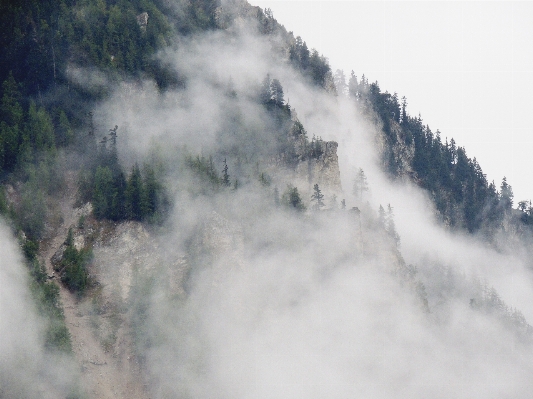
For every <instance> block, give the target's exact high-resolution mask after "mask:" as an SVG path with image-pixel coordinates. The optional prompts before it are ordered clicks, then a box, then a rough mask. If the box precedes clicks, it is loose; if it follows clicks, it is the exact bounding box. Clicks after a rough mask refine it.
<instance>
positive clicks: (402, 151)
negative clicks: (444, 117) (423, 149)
mask: <svg viewBox="0 0 533 399" xmlns="http://www.w3.org/2000/svg"><path fill="white" fill-rule="evenodd" d="M390 130H391V137H387V135H386V134H385V133H384V132H383V129H381V127H380V128H379V134H378V135H377V137H376V140H377V144H378V149H379V152H380V154H381V159H382V160H383V162H384V163H385V160H387V159H388V158H389V157H390V156H391V155H392V157H393V159H394V163H395V164H396V166H397V173H398V177H399V178H400V179H408V180H412V179H415V180H416V174H415V172H414V171H413V169H412V167H411V165H412V163H413V157H414V155H415V145H414V142H413V141H412V139H411V142H410V143H408V142H407V138H406V137H405V135H404V132H403V131H402V129H401V128H400V126H399V125H398V123H397V122H395V121H390ZM391 152H392V154H391Z"/></svg>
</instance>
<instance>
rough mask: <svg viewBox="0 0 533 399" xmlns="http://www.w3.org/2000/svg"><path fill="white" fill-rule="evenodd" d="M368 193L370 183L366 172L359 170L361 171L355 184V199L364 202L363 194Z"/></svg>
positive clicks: (356, 177)
mask: <svg viewBox="0 0 533 399" xmlns="http://www.w3.org/2000/svg"><path fill="white" fill-rule="evenodd" d="M366 191H368V182H367V179H366V176H365V172H364V171H363V169H361V168H359V171H358V172H357V174H356V176H355V179H354V184H353V194H354V195H355V197H356V198H357V199H358V200H359V201H362V200H363V194H364V193H365V192H366Z"/></svg>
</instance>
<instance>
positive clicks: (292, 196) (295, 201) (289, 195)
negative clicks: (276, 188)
mask: <svg viewBox="0 0 533 399" xmlns="http://www.w3.org/2000/svg"><path fill="white" fill-rule="evenodd" d="M281 201H282V203H283V204H284V205H286V206H287V207H289V208H293V209H295V210H297V211H304V210H305V205H304V204H303V202H302V198H301V197H300V193H299V192H298V188H297V187H294V186H292V185H290V184H289V185H288V186H287V190H285V192H284V193H283V196H282V197H281Z"/></svg>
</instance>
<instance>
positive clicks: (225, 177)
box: [222, 158, 231, 187]
mask: <svg viewBox="0 0 533 399" xmlns="http://www.w3.org/2000/svg"><path fill="white" fill-rule="evenodd" d="M222 184H223V185H224V186H226V187H229V186H230V185H231V182H230V179H229V174H228V164H227V162H226V158H224V168H223V169H222Z"/></svg>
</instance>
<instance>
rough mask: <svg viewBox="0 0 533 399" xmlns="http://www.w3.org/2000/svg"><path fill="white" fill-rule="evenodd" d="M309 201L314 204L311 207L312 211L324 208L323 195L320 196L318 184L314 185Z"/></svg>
mask: <svg viewBox="0 0 533 399" xmlns="http://www.w3.org/2000/svg"><path fill="white" fill-rule="evenodd" d="M311 201H313V202H314V203H315V204H314V205H313V209H314V210H315V211H319V210H320V209H322V208H323V207H324V194H322V191H320V188H319V187H318V184H315V185H314V187H313V195H311Z"/></svg>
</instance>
